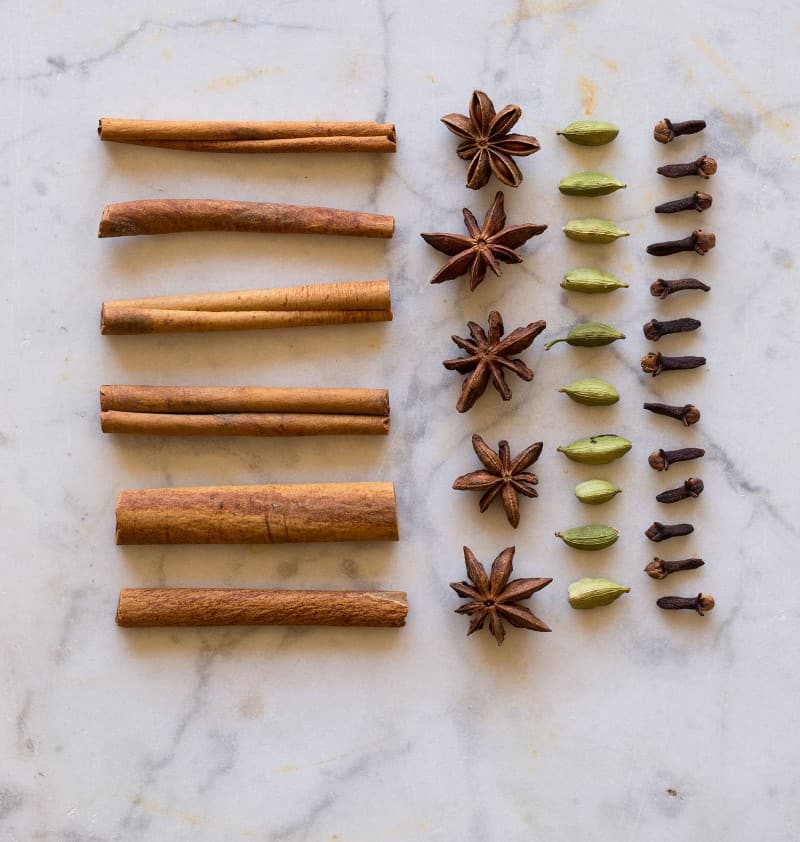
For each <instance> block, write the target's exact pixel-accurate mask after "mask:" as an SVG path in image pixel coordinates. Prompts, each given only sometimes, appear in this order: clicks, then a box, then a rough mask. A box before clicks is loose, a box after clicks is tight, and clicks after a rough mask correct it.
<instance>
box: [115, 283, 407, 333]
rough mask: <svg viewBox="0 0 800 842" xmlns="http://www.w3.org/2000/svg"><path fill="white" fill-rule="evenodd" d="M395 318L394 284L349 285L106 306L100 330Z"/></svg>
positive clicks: (263, 326)
mask: <svg viewBox="0 0 800 842" xmlns="http://www.w3.org/2000/svg"><path fill="white" fill-rule="evenodd" d="M391 319H392V304H391V294H390V290H389V282H388V281H385V280H381V281H344V282H340V283H333V284H313V285H303V286H295V287H284V288H279V289H260V290H237V291H234V292H212V293H200V294H196V295H169V296H160V297H155V298H130V299H121V300H117V301H105V302H103V309H102V316H101V325H100V331H101V333H104V334H139V333H187V332H193V331H217V330H256V329H271V328H282V327H307V326H313V325H333V324H357V323H364V322H384V321H391Z"/></svg>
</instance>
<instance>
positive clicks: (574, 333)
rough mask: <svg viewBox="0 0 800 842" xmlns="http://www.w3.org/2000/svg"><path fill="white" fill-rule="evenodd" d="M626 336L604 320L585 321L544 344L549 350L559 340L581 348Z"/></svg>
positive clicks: (593, 346) (607, 342)
mask: <svg viewBox="0 0 800 842" xmlns="http://www.w3.org/2000/svg"><path fill="white" fill-rule="evenodd" d="M624 338H625V334H624V333H622V332H621V331H619V330H617V329H616V328H615V327H611V325H605V324H603V323H602V322H585V323H584V324H582V325H575V327H573V328H572V329H571V330H570V332H569V333H568V334H567V335H566V336H562V337H561V338H560V339H552V340H551V341H550V342H548V343H547V344H546V345H545V346H544V349H545V351H549V350H550V349H551V348H552V347H553V345H557V344H558V343H559V342H566V343H567V345H574V346H576V347H579V348H596V347H599V346H601V345H610V344H611V343H612V342H615V341H616V340H617V339H624Z"/></svg>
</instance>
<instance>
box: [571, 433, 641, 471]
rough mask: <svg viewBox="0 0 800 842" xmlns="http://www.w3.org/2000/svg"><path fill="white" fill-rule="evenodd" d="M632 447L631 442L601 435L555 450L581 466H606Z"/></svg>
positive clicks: (609, 434) (609, 435) (604, 434)
mask: <svg viewBox="0 0 800 842" xmlns="http://www.w3.org/2000/svg"><path fill="white" fill-rule="evenodd" d="M632 446H633V445H632V444H631V442H629V441H628V439H625V438H623V437H622V436H618V435H615V434H614V433H603V434H602V435H599V436H590V437H589V438H585V439H578V440H577V441H574V442H572V444H568V445H561V447H558V448H556V450H558V451H559V452H560V453H563V454H564V455H565V456H566V457H567V458H568V459H571V460H572V461H573V462H580V463H581V464H583V465H607V464H608V463H609V462H613V461H614V460H615V459H619V458H620V457H621V456H624V455H625V454H626V453H627V452H628V451H629V450H630V449H631V447H632Z"/></svg>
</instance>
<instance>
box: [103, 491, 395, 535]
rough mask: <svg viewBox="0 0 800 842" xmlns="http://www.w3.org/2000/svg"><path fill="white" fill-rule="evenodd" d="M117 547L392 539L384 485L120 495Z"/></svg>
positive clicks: (391, 511)
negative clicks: (120, 545) (132, 545)
mask: <svg viewBox="0 0 800 842" xmlns="http://www.w3.org/2000/svg"><path fill="white" fill-rule="evenodd" d="M116 514H117V533H116V536H117V544H286V543H289V544H292V543H302V542H306V541H308V542H313V541H397V540H398V534H397V510H396V505H395V493H394V486H393V484H392V483H390V482H343V483H309V484H307V485H236V486H209V487H201V488H150V489H142V490H137V491H122V492H120V494H119V497H118V498H117V509H116Z"/></svg>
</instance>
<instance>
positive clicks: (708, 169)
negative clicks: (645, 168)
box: [656, 155, 717, 178]
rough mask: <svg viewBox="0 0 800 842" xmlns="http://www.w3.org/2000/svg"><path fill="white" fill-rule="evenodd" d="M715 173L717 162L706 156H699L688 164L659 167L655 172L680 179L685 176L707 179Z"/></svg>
mask: <svg viewBox="0 0 800 842" xmlns="http://www.w3.org/2000/svg"><path fill="white" fill-rule="evenodd" d="M716 171H717V162H716V161H715V160H714V159H713V158H709V157H708V155H701V156H700V157H699V158H698V159H697V160H696V161H689V163H688V164H665V165H664V166H663V167H659V168H658V169H657V170H656V172H657V173H658V174H659V175H663V176H666V177H667V178H682V177H683V176H685V175H699V176H700V177H701V178H708V177H709V176H711V175H714V173H715V172H716Z"/></svg>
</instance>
